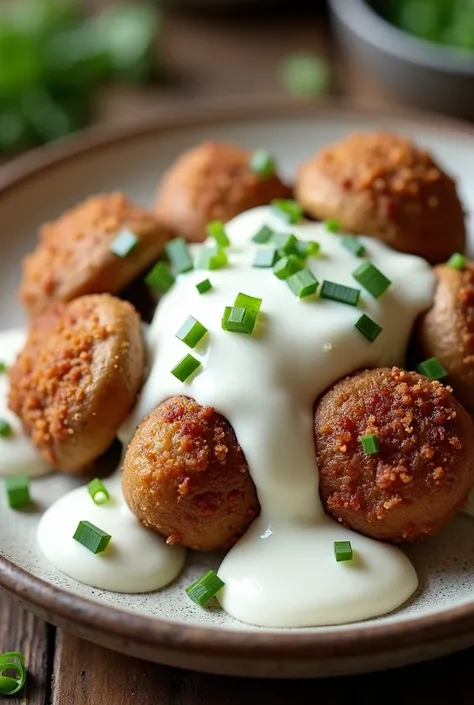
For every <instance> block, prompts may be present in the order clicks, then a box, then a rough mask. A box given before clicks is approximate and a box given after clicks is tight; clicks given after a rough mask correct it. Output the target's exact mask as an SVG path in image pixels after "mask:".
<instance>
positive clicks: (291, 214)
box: [271, 198, 303, 225]
mask: <svg viewBox="0 0 474 705" xmlns="http://www.w3.org/2000/svg"><path fill="white" fill-rule="evenodd" d="M271 205H272V206H273V209H274V212H275V213H276V214H277V215H279V216H280V217H281V218H283V219H284V220H285V221H286V222H287V223H291V224H292V225H294V224H296V223H299V222H300V220H301V218H302V217H303V209H302V207H301V206H300V204H299V203H297V202H296V201H293V200H292V199H291V198H274V199H273V201H271Z"/></svg>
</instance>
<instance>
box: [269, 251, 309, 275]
mask: <svg viewBox="0 0 474 705" xmlns="http://www.w3.org/2000/svg"><path fill="white" fill-rule="evenodd" d="M300 269H303V263H302V261H301V260H300V258H299V257H295V255H288V257H282V258H281V259H280V260H278V262H277V263H276V264H274V265H273V274H274V275H275V276H276V277H278V279H288V277H289V276H291V275H292V274H295V272H298V271H299V270H300Z"/></svg>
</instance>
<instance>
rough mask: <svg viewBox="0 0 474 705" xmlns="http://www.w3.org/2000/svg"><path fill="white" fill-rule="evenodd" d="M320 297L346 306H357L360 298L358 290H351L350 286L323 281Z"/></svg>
mask: <svg viewBox="0 0 474 705" xmlns="http://www.w3.org/2000/svg"><path fill="white" fill-rule="evenodd" d="M319 295H320V297H321V298H322V299H330V300H331V301H338V302H339V303H341V304H347V305H348V306H357V304H358V303H359V298H360V289H353V288H352V287H350V286H344V285H343V284H336V283H335V282H329V281H324V282H323V285H322V287H321V292H320V294H319Z"/></svg>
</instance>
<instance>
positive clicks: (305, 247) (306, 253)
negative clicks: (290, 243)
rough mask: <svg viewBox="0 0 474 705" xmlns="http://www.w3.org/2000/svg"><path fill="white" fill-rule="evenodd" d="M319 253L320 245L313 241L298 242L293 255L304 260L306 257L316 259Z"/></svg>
mask: <svg viewBox="0 0 474 705" xmlns="http://www.w3.org/2000/svg"><path fill="white" fill-rule="evenodd" d="M320 251H321V245H320V244H319V242H315V241H314V240H308V241H304V240H299V241H298V247H297V252H296V253H295V254H297V255H299V256H300V257H303V258H304V259H306V257H318V256H319V253H320Z"/></svg>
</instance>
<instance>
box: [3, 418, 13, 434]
mask: <svg viewBox="0 0 474 705" xmlns="http://www.w3.org/2000/svg"><path fill="white" fill-rule="evenodd" d="M12 433H13V429H12V427H11V426H10V424H9V423H8V421H5V419H0V436H1V437H2V438H9V437H10V436H11V435H12Z"/></svg>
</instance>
